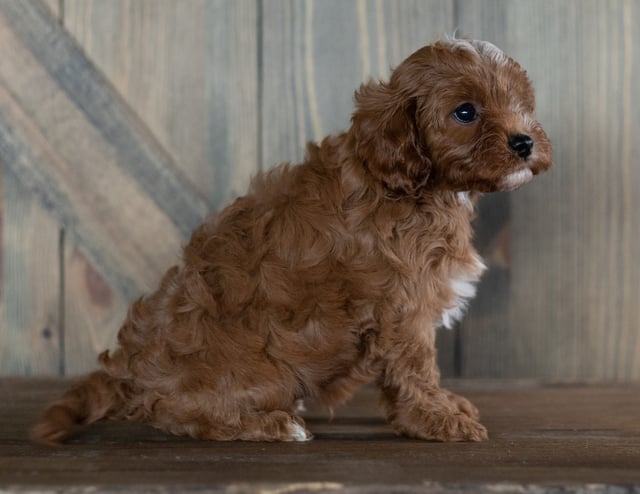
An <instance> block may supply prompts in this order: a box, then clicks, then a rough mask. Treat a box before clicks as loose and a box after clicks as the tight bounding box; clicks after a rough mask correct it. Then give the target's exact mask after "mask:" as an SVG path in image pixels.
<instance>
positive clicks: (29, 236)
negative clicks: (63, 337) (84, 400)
mask: <svg viewBox="0 0 640 494" xmlns="http://www.w3.org/2000/svg"><path fill="white" fill-rule="evenodd" d="M2 172H3V173H2V188H3V191H2V200H3V211H2V215H3V221H2V246H1V252H2V270H1V273H2V284H3V287H2V301H1V303H0V374H4V375H6V374H10V375H47V374H49V375H55V374H58V373H60V370H61V360H60V359H61V355H60V344H59V343H60V332H61V331H62V327H61V314H60V248H59V244H60V232H59V228H58V223H57V221H56V220H55V219H54V218H52V217H51V214H50V213H49V212H48V211H46V210H45V209H44V208H43V207H42V206H41V205H40V203H39V201H37V200H36V198H35V197H34V196H33V195H31V194H30V193H29V192H28V191H26V190H25V189H24V188H23V187H22V185H21V184H20V182H19V181H18V179H17V178H16V177H15V176H14V175H13V174H12V173H7V169H6V167H3V168H2Z"/></svg>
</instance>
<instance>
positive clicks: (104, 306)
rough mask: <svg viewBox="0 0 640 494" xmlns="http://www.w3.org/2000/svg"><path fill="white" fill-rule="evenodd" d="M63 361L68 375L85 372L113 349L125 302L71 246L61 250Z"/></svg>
mask: <svg viewBox="0 0 640 494" xmlns="http://www.w3.org/2000/svg"><path fill="white" fill-rule="evenodd" d="M64 276H65V293H64V310H65V314H64V317H65V328H66V332H65V344H64V347H65V356H64V358H65V360H64V368H65V373H66V374H67V375H77V374H81V373H84V372H88V371H89V370H91V369H93V368H94V367H95V366H96V357H97V355H98V354H99V353H101V352H102V351H104V350H106V349H107V348H114V347H115V345H116V335H117V332H118V330H119V329H120V325H121V324H122V321H123V320H124V318H125V316H126V313H127V307H128V302H129V301H128V300H127V299H125V298H124V297H123V296H122V294H121V293H119V292H118V291H117V290H114V289H113V288H112V287H111V286H110V285H109V283H108V282H107V281H106V280H105V279H104V278H103V276H102V275H101V274H100V272H99V271H98V270H97V269H96V268H95V267H94V266H93V265H92V264H91V262H90V261H89V259H87V257H86V256H85V255H84V254H83V253H82V251H81V250H80V249H78V247H77V246H76V245H75V244H74V242H66V243H65V249H64Z"/></svg>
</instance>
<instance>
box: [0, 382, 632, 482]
mask: <svg viewBox="0 0 640 494" xmlns="http://www.w3.org/2000/svg"><path fill="white" fill-rule="evenodd" d="M64 386H65V382H64V381H52V380H35V379H16V378H12V379H0V493H1V492H12V491H22V492H24V491H31V490H37V491H38V492H59V491H60V490H62V489H67V488H73V489H74V490H75V491H76V492H89V491H91V492H122V491H128V490H136V491H142V490H144V491H149V492H174V491H175V492H177V491H185V490H186V491H208V492H236V493H238V492H254V491H256V492H257V491H259V492H269V493H275V492H278V493H284V492H286V493H292V492H294V493H295V492H300V493H304V492H339V491H346V492H354V493H356V492H357V493H361V492H366V493H374V492H376V493H377V492H390V493H391V492H407V493H412V492H460V491H465V492H478V491H479V490H484V491H492V492H545V491H546V490H547V489H548V488H550V486H557V488H558V489H559V490H557V491H554V492H613V491H612V490H611V486H614V485H615V486H620V491H618V490H616V491H615V492H636V493H637V492H640V413H639V411H640V384H635V385H630V384H626V385H603V384H600V385H539V384H536V383H532V382H517V381H503V382H499V381H498V382H496V381H477V382H474V381H456V382H452V383H450V387H451V388H452V389H455V390H457V391H459V392H461V393H462V394H464V395H465V396H467V397H469V398H471V399H472V400H473V401H474V403H475V404H476V405H477V406H478V407H479V408H480V410H481V412H482V415H483V423H484V424H485V425H486V426H487V427H488V428H489V431H490V439H489V441H486V442H483V443H477V444H469V443H465V444H443V443H432V442H423V441H415V440H409V439H404V438H401V437H396V436H395V435H394V434H393V432H392V431H391V429H390V428H389V426H388V425H387V424H386V423H385V421H384V420H383V418H382V416H381V414H380V413H379V411H378V408H377V404H376V396H375V392H374V390H372V389H368V388H367V389H364V390H363V392H362V393H360V394H359V395H358V397H357V398H356V399H354V400H353V401H352V402H351V404H349V405H348V406H345V407H343V408H340V409H337V410H336V412H335V417H334V419H333V420H328V418H327V417H326V415H325V414H324V412H322V411H321V410H318V409H315V408H313V407H310V409H309V411H308V412H307V414H306V415H307V424H308V426H309V428H310V429H311V430H312V431H313V432H314V434H315V439H314V440H313V441H311V442H309V443H287V444H284V443H279V444H268V443H243V442H232V443H219V442H210V441H195V440H191V439H188V438H177V437H172V436H167V435H165V434H163V433H161V432H158V431H156V430H154V429H152V428H149V427H146V426H142V425H138V424H130V423H118V422H103V423H99V424H96V425H94V426H92V427H90V428H88V429H86V430H84V431H82V432H81V433H80V434H79V435H77V436H76V437H75V438H73V439H72V440H71V441H70V442H69V443H68V444H66V445H64V446H62V447H59V448H53V449H52V448H45V447H40V446H36V445H33V444H31V443H30V442H29V439H28V427H29V425H30V424H31V423H32V421H33V420H34V418H35V417H36V416H37V414H38V413H39V411H40V409H41V408H42V407H43V405H44V404H45V403H46V402H47V400H48V399H49V398H51V397H52V396H55V395H56V394H57V393H58V392H59V391H61V390H62V389H63V388H64Z"/></svg>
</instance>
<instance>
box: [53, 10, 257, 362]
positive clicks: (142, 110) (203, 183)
mask: <svg viewBox="0 0 640 494" xmlns="http://www.w3.org/2000/svg"><path fill="white" fill-rule="evenodd" d="M255 16H256V7H255V3H254V2H247V1H242V2H220V1H218V2H203V1H194V2H188V3H184V4H180V5H178V4H176V3H175V2H173V1H145V2H124V1H114V2H94V1H79V2H77V1H67V2H65V27H66V29H68V30H69V32H70V33H71V34H72V35H73V36H74V37H75V39H76V40H77V41H78V43H79V44H80V45H81V46H82V48H83V50H84V51H85V53H86V54H87V56H89V57H90V58H91V60H92V62H93V63H95V64H96V66H97V68H98V69H99V70H100V71H101V72H102V73H104V74H105V75H106V76H107V77H108V78H109V80H110V81H111V82H112V83H113V84H114V86H115V88H116V90H117V91H118V93H119V94H120V96H122V98H123V100H124V101H125V102H126V103H127V104H128V105H130V106H131V108H132V109H133V110H134V111H135V112H136V113H137V114H138V115H139V116H140V117H141V118H142V119H143V120H144V122H145V124H146V125H147V126H148V127H149V129H150V130H151V131H152V132H153V134H154V136H155V137H157V138H158V140H159V142H160V143H161V145H162V146H164V147H165V148H166V149H167V151H168V152H169V153H170V154H171V155H172V156H173V158H174V159H175V160H176V163H177V166H178V167H179V168H180V170H181V172H183V173H184V174H185V176H187V177H188V178H189V180H190V182H191V183H192V184H193V187H194V188H195V189H196V190H198V192H199V193H200V194H201V195H202V196H203V197H207V198H208V201H209V203H211V204H213V205H214V206H216V207H221V206H222V205H224V204H225V203H226V202H228V201H229V200H230V199H232V198H233V197H234V196H236V195H239V194H240V193H242V192H243V191H244V190H245V189H246V187H247V184H248V181H249V177H250V175H252V174H253V173H255V171H256V170H257V130H256V128H257V123H258V120H257V113H258V112H257V110H256V101H257V89H256V88H257V78H256V57H257V55H256V49H257V46H256V40H255V36H256V30H255V25H256V18H255ZM66 259H67V269H66V298H65V306H66V314H65V317H66V326H67V328H68V329H67V335H68V338H67V339H68V340H69V343H68V350H69V352H68V355H69V357H68V358H67V369H68V372H69V373H70V374H77V373H80V372H84V371H87V370H89V369H91V368H92V367H94V366H95V357H96V354H97V353H99V352H100V351H102V350H104V349H105V348H107V347H113V345H114V343H115V335H116V333H117V330H118V329H119V325H120V323H121V321H122V320H123V318H124V316H125V314H126V309H127V303H126V298H123V297H122V295H121V294H120V293H119V291H118V289H117V287H112V286H110V284H109V283H108V282H107V281H105V280H104V279H103V277H102V275H101V274H100V273H99V270H98V269H97V268H96V267H94V266H93V265H92V263H91V262H90V261H89V259H87V258H86V257H85V256H83V255H82V253H81V252H80V251H79V250H78V249H77V248H76V247H73V246H70V247H69V248H68V249H67V252H66ZM167 267H168V266H167Z"/></svg>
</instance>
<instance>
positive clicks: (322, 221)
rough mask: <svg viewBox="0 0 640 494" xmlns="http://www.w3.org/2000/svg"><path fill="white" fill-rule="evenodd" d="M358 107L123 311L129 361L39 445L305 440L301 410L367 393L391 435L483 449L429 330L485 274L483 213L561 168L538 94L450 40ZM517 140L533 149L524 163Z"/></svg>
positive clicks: (111, 361)
mask: <svg viewBox="0 0 640 494" xmlns="http://www.w3.org/2000/svg"><path fill="white" fill-rule="evenodd" d="M355 99H356V109H355V113H354V114H353V118H352V126H351V128H350V129H349V130H348V131H346V132H344V133H341V134H338V135H334V136H330V137H327V138H325V139H324V140H323V141H322V143H321V144H320V145H317V144H314V143H311V144H309V145H308V149H307V154H306V158H305V160H304V162H303V163H302V164H299V165H295V166H292V165H289V164H284V165H281V166H279V167H277V168H275V169H273V170H271V171H269V172H267V173H264V174H261V175H259V176H257V177H256V178H255V179H254V180H253V183H252V185H251V187H250V190H249V192H248V194H247V195H245V196H244V197H241V198H239V199H237V200H236V201H235V202H234V203H233V204H231V205H230V206H228V207H227V208H226V209H224V210H223V211H222V212H221V213H220V214H219V215H217V216H212V217H211V218H209V219H208V220H207V221H206V222H205V223H204V224H203V225H201V226H200V227H199V228H197V229H196V230H195V231H194V232H193V235H192V237H191V240H190V242H189V243H188V245H187V246H186V247H185V249H184V260H183V263H182V264H181V265H180V266H174V267H172V268H171V269H169V270H168V271H167V273H166V274H165V276H164V278H163V280H162V282H161V283H160V287H159V288H158V289H157V290H156V291H155V292H154V293H153V294H151V295H150V296H148V297H146V298H141V299H140V300H138V301H137V302H135V303H134V304H133V305H132V307H131V309H130V311H129V313H128V315H127V318H126V320H125V322H124V324H123V326H122V328H121V330H120V332H119V335H118V342H119V347H118V348H117V349H116V350H115V351H114V352H112V353H110V352H104V353H103V354H101V355H100V358H99V361H100V364H101V369H100V370H98V371H96V372H94V373H93V374H91V375H89V376H88V377H86V378H84V379H83V380H82V381H80V382H79V383H78V384H77V385H75V386H74V387H72V388H71V389H70V390H69V391H68V392H67V393H66V394H65V395H64V396H63V397H61V398H60V399H58V400H57V401H55V402H54V403H53V404H52V405H51V406H50V407H49V408H48V409H47V410H46V411H45V413H44V415H43V417H42V419H41V420H40V422H39V423H38V424H37V425H36V426H35V428H34V430H33V437H34V439H36V440H37V441H40V442H44V443H57V442H59V441H62V440H63V439H64V438H66V437H67V436H68V435H69V434H71V432H72V430H73V428H74V426H75V425H86V424H89V423H91V422H94V421H96V420H99V419H102V418H116V419H128V420H137V421H144V422H147V423H149V424H151V425H153V426H155V427H157V428H159V429H162V430H164V431H167V432H170V433H174V434H188V435H191V436H193V437H196V438H203V439H214V440H234V439H243V440H264V441H270V440H283V441H289V440H305V439H310V438H311V434H310V433H309V431H307V430H306V427H305V425H304V421H303V419H302V418H301V417H299V416H298V415H296V411H295V405H296V403H297V402H298V400H300V399H303V398H308V397H310V398H313V399H315V400H319V401H320V402H322V403H324V404H326V405H327V406H328V407H332V406H334V405H335V404H337V403H341V402H344V401H345V400H347V399H349V397H350V396H351V395H352V394H353V392H354V391H355V390H356V389H357V388H358V386H359V385H361V384H362V383H365V382H368V381H375V382H376V383H377V385H378V386H379V388H380V390H381V396H382V400H383V403H384V406H385V409H386V413H387V416H388V419H389V421H390V423H391V424H392V425H393V427H394V428H395V430H396V431H397V432H398V433H401V434H405V435H407V436H411V437H416V438H422V439H431V440H441V441H449V440H454V441H466V440H472V441H477V440H482V439H485V438H486V437H487V432H486V429H485V428H484V427H483V426H482V425H481V424H480V423H479V422H478V411H477V410H476V408H475V407H474V406H473V405H472V404H471V403H469V402H468V401H467V400H466V399H464V398H462V397H460V396H456V395H454V394H452V393H450V392H448V391H446V390H444V389H441V388H440V386H439V371H438V368H437V366H436V350H435V345H434V339H435V336H434V328H435V327H436V326H437V325H438V324H440V323H441V322H442V320H443V314H445V313H447V311H454V312H455V309H456V307H457V306H458V305H459V304H462V303H463V302H464V301H463V300H462V299H463V298H465V297H468V296H470V295H471V294H472V293H471V292H472V290H469V288H468V287H469V286H472V284H473V283H474V282H475V281H477V279H478V278H479V276H480V274H481V272H482V269H483V268H484V267H483V265H482V263H481V262H480V261H479V257H478V256H477V254H476V252H475V250H474V248H473V246H472V243H471V238H472V230H471V226H470V221H471V218H472V215H473V204H474V203H475V198H476V196H477V195H478V194H477V193H479V192H489V191H494V190H505V189H511V188H515V187H518V186H520V185H522V184H523V183H524V182H525V181H527V180H529V179H530V178H531V176H532V175H535V174H537V173H539V172H541V171H544V170H546V169H547V168H548V167H549V166H550V165H551V148H550V143H549V141H548V139H547V137H546V135H545V134H544V131H543V130H542V128H541V127H540V125H539V124H538V123H537V122H536V120H535V119H534V117H533V109H534V100H533V91H532V88H531V84H530V82H529V80H528V79H527V76H526V73H525V72H524V71H523V70H522V69H521V68H520V66H519V65H518V64H517V63H516V62H514V61H513V60H511V59H509V58H508V57H506V56H504V54H502V52H501V51H500V50H498V49H497V48H495V47H494V46H493V45H489V44H488V43H484V42H478V41H467V40H444V41H439V42H437V43H435V44H433V45H430V46H427V47H425V48H422V49H420V50H418V51H417V52H416V53H414V54H413V55H411V56H410V57H409V58H408V59H407V60H405V61H404V62H403V63H402V64H401V65H400V66H399V67H398V68H397V69H396V70H395V71H394V72H393V74H392V76H391V79H390V81H388V82H369V83H367V84H364V85H363V86H362V87H361V88H360V90H359V91H358V92H357V93H356V98H355ZM464 102H472V103H473V104H474V105H476V107H477V108H478V109H479V115H480V116H479V118H478V119H477V120H476V121H475V122H473V123H470V124H465V125H463V124H461V123H459V122H457V121H456V120H455V119H454V118H453V116H452V113H453V112H454V110H455V108H456V107H458V106H459V105H460V104H461V103H464ZM514 133H525V134H528V135H529V136H531V137H532V139H533V141H534V147H533V152H532V154H531V156H528V157H527V158H526V159H524V158H521V157H519V156H517V155H516V153H514V150H513V149H511V148H510V147H509V144H508V137H509V136H510V135H513V134H514ZM523 171H524V172H523ZM460 193H463V194H462V195H461V194H460ZM469 193H470V194H471V200H469ZM456 280H462V281H461V282H460V281H458V282H457V283H456ZM460 287H462V288H460ZM465 290H466V292H465Z"/></svg>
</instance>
